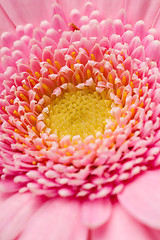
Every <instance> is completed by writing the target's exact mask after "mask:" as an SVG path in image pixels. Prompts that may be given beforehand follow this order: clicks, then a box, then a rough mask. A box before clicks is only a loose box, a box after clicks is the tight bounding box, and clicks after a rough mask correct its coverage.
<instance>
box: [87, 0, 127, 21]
mask: <svg viewBox="0 0 160 240" xmlns="http://www.w3.org/2000/svg"><path fill="white" fill-rule="evenodd" d="M92 2H93V5H94V6H96V8H97V9H98V10H99V12H100V14H101V16H103V17H104V18H105V19H106V16H107V18H112V19H115V18H116V17H117V15H118V12H119V11H120V9H122V8H124V0H119V1H117V0H112V1H110V0H99V1H98V4H97V0H92Z"/></svg>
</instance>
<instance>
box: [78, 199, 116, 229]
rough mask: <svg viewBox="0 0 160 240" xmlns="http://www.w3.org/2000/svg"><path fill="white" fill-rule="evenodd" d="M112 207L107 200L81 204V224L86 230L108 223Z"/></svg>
mask: <svg viewBox="0 0 160 240" xmlns="http://www.w3.org/2000/svg"><path fill="white" fill-rule="evenodd" d="M111 211H112V207H111V203H110V201H109V199H108V198H107V199H100V200H95V201H86V202H84V203H83V204H82V208H81V217H82V222H83V224H84V225H85V226H87V227H88V228H97V227H99V226H101V225H103V224H104V223H105V222H107V221H108V219H109V217H110V215H111Z"/></svg>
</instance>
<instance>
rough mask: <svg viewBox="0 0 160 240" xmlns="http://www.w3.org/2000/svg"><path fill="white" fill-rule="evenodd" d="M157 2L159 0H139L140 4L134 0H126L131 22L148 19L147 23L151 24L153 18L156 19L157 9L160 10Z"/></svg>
mask: <svg viewBox="0 0 160 240" xmlns="http://www.w3.org/2000/svg"><path fill="white" fill-rule="evenodd" d="M155 2H156V4H155ZM157 4H158V1H155V0H139V1H138V4H135V1H134V0H128V1H126V13H127V19H128V21H129V23H132V24H133V23H135V22H136V21H138V20H144V19H146V20H147V25H148V24H149V25H151V24H152V21H151V20H152V19H153V20H154V17H155V15H154V14H156V10H157V11H158V9H157ZM152 5H153V6H152ZM152 14H153V15H152ZM148 28H149V26H148Z"/></svg>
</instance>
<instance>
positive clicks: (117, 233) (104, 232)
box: [92, 204, 153, 240]
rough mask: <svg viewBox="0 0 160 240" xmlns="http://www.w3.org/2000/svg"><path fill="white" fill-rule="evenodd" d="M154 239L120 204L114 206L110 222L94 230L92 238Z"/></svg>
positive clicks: (109, 239)
mask: <svg viewBox="0 0 160 240" xmlns="http://www.w3.org/2000/svg"><path fill="white" fill-rule="evenodd" d="M100 239H101V240H107V239H108V240H135V239H137V240H153V238H151V237H150V234H149V233H148V231H147V229H146V228H145V227H144V226H143V225H141V224H140V223H139V222H136V221H135V220H134V219H133V218H132V217H131V216H130V215H129V214H128V213H127V212H125V210H124V209H123V208H122V207H121V206H120V205H119V204H115V205H114V206H113V212H112V215H111V219H110V220H109V222H108V223H107V224H106V225H104V226H102V227H101V228H99V229H96V230H93V231H92V240H100Z"/></svg>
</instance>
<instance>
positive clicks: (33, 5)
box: [1, 0, 52, 26]
mask: <svg viewBox="0 0 160 240" xmlns="http://www.w3.org/2000/svg"><path fill="white" fill-rule="evenodd" d="M51 4H52V1H51V0H47V1H45V0H41V1H39V0H34V1H32V0H23V1H21V0H12V1H10V0H4V1H1V5H2V7H3V9H4V11H5V12H6V14H7V15H8V16H9V18H10V19H11V20H12V22H13V23H14V24H15V25H16V26H17V25H20V24H22V25H24V24H27V23H32V24H35V25H38V24H39V23H40V21H42V20H49V19H50V18H51V15H52V10H51V7H50V6H51Z"/></svg>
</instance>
